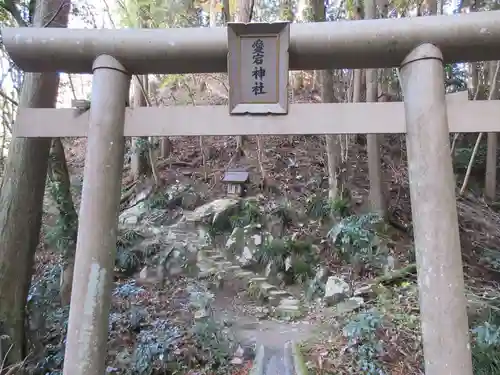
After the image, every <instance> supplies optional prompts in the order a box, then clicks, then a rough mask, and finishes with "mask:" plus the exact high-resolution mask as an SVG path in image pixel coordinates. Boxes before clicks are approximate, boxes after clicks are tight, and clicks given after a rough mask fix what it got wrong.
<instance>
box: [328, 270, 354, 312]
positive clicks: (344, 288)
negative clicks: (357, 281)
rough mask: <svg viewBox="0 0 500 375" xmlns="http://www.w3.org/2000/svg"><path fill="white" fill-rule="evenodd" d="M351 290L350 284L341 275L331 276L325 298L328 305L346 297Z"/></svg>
mask: <svg viewBox="0 0 500 375" xmlns="http://www.w3.org/2000/svg"><path fill="white" fill-rule="evenodd" d="M349 292H350V287H349V284H347V283H346V282H345V281H344V280H342V279H341V278H340V277H337V276H330V277H329V278H328V280H327V282H326V286H325V295H324V297H323V300H324V302H325V303H326V304H327V306H331V305H334V304H337V303H339V302H341V301H343V300H344V299H346V298H347V296H348V294H349Z"/></svg>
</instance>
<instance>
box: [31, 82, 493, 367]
mask: <svg viewBox="0 0 500 375" xmlns="http://www.w3.org/2000/svg"><path fill="white" fill-rule="evenodd" d="M214 90H215V89H214ZM217 90H219V91H222V89H221V88H220V87H219V88H217ZM184 94H185V93H184ZM184 94H183V93H182V92H180V91H176V93H175V95H176V98H175V100H173V99H172V95H171V96H170V97H169V98H167V99H168V100H167V99H165V101H170V102H172V101H174V102H175V103H177V102H178V101H179V102H182V101H187V100H188V99H186V98H182V95H184ZM188 96H189V95H188ZM216 96H217V98H216V99H214V100H215V101H216V102H217V104H222V103H219V102H221V101H222V102H224V99H223V98H222V99H221V95H216ZM207 100H208V99H207ZM310 100H312V99H311V98H305V99H304V101H310ZM208 101H209V102H211V101H212V99H210V100H208ZM170 102H169V103H167V104H172V103H170ZM381 139H383V142H381V144H382V146H381V150H382V156H381V157H382V166H383V178H382V179H383V183H384V190H385V191H386V192H387V196H386V199H387V201H388V206H389V218H390V219H389V222H388V223H386V225H385V226H384V227H383V228H382V229H380V228H379V229H378V230H377V232H376V233H375V232H373V231H371V229H369V228H368V229H367V227H366V226H363V225H364V224H363V223H362V220H363V219H360V220H358V221H356V220H357V219H359V218H363V217H364V216H363V215H365V214H367V213H368V212H369V210H368V208H367V207H368V206H367V196H368V188H369V184H368V180H367V160H366V148H365V146H364V138H363V137H352V138H351V139H350V146H349V150H348V152H349V158H348V160H347V163H346V165H347V170H348V177H347V187H348V190H349V191H350V194H351V200H350V202H348V204H347V205H346V206H347V209H348V211H349V214H348V215H347V219H346V220H351V219H349V218H355V219H356V220H354V219H352V220H351V221H349V222H348V221H346V222H345V223H350V225H351V224H352V225H353V228H354V227H355V228H354V230H353V232H352V233H356V236H358V237H356V238H354V237H352V236H353V234H352V233H351V234H349V235H350V236H351V237H350V238H351V240H352V239H353V238H354V239H355V240H357V241H358V242H362V241H365V240H366V238H365V237H363V236H365V235H366V236H368V237H369V240H368V242H369V243H368V245H369V246H368V245H367V244H366V243H365V244H364V245H363V246H364V247H363V246H361V247H362V248H357V249H354V248H353V247H352V246H351V248H349V251H354V252H357V254H361V256H363V257H365V256H367V252H366V251H365V250H366V249H367V246H368V247H369V248H370V251H372V250H373V251H374V252H375V253H377V251H378V250H379V249H381V248H382V246H380V244H379V242H380V241H381V242H383V243H384V250H385V252H384V253H383V254H382V251H381V252H380V254H376V255H377V256H376V257H375V256H374V257H371V258H369V259H368V258H363V262H364V265H363V267H361V269H357V267H356V266H354V265H353V263H352V262H349V261H347V262H346V260H345V259H342V258H341V257H340V256H339V254H338V252H337V253H336V251H334V250H337V249H338V248H340V247H341V246H339V245H338V244H332V241H331V238H330V237H329V236H328V231H329V229H331V228H332V227H334V225H335V223H330V224H328V225H330V226H328V225H325V224H324V223H323V220H322V219H321V218H320V219H318V218H317V217H314V218H313V217H309V218H307V215H309V214H310V205H311V202H312V201H314V199H316V198H317V197H324V196H325V192H326V189H327V185H328V179H327V159H326V153H325V151H324V150H325V144H324V139H323V137H316V136H294V137H262V139H261V144H262V149H261V155H260V157H259V155H258V147H257V139H256V137H248V139H246V140H245V155H244V156H242V157H235V155H234V153H235V150H236V144H235V140H234V138H231V137H204V139H203V142H204V144H205V146H206V150H205V155H206V156H207V161H206V164H205V165H202V160H203V158H202V153H201V150H200V146H199V145H200V141H199V138H197V137H172V138H171V142H172V146H173V152H172V154H171V155H170V156H169V157H168V158H167V159H165V160H160V162H159V163H158V165H159V174H160V179H161V180H162V183H163V186H164V188H165V189H169V187H173V186H179V185H189V186H190V187H191V189H192V191H194V192H195V194H196V195H197V196H198V198H199V204H202V203H206V202H211V201H214V200H216V199H220V198H223V197H224V196H225V192H224V186H223V185H222V184H221V183H220V180H221V178H222V175H223V173H224V171H225V170H226V169H227V168H233V167H243V168H246V169H247V170H248V171H249V172H250V178H251V183H250V186H249V191H248V196H250V197H259V205H260V208H261V209H262V210H266V209H267V208H268V207H269V206H270V205H271V206H272V205H277V204H283V202H284V204H286V205H288V206H289V207H291V208H292V211H296V212H302V213H305V216H306V220H302V219H301V220H298V219H296V218H294V219H292V222H291V224H290V225H289V227H288V228H287V230H286V235H285V237H287V238H288V237H290V238H293V240H296V239H300V240H311V241H312V242H313V243H314V244H315V249H316V252H317V254H314V255H315V256H317V257H318V259H320V262H319V263H320V264H321V265H322V266H324V267H326V268H327V269H328V272H329V274H330V275H334V276H337V277H339V278H341V279H343V280H345V281H346V283H347V284H349V285H350V287H351V289H352V291H351V296H352V295H353V294H352V293H354V291H355V290H361V289H363V288H366V287H367V286H370V287H373V288H372V289H370V290H369V291H368V292H365V293H364V294H362V297H363V304H362V306H357V307H356V308H352V309H347V310H346V311H345V313H344V312H342V313H339V310H338V306H336V307H335V308H332V306H329V305H327V304H325V303H324V301H323V300H322V298H321V297H313V298H312V299H311V298H309V299H306V297H305V294H307V290H308V288H309V287H310V285H311V283H310V282H309V281H310V280H306V281H303V282H301V283H296V285H293V286H291V287H286V288H285V289H286V290H287V291H289V292H290V294H292V295H293V296H296V298H298V299H300V300H301V301H302V302H303V303H304V305H305V306H306V308H305V312H304V313H303V314H302V315H301V316H298V317H294V318H292V319H290V318H286V319H284V318H282V317H281V318H277V317H274V316H273V315H272V314H271V313H270V311H271V310H273V307H269V306H267V305H265V304H263V303H261V301H258V300H257V301H256V300H255V298H252V296H251V295H249V294H250V293H249V290H248V285H247V284H245V283H239V282H235V280H236V279H230V282H229V283H228V282H227V280H225V284H224V287H222V288H215V289H214V288H212V287H208V288H207V284H206V282H202V281H200V280H199V278H198V277H195V276H193V275H183V276H178V277H176V278H174V279H171V280H167V281H166V282H165V283H164V284H160V283H159V281H158V280H156V281H154V282H148V283H145V282H142V281H141V277H140V276H138V273H137V272H133V273H130V274H118V275H117V276H116V278H115V288H114V291H113V301H112V313H111V315H110V336H109V361H108V369H107V372H108V373H116V374H138V375H143V374H144V375H146V374H156V373H159V372H155V371H160V370H162V371H170V372H166V373H175V372H174V370H177V371H181V372H180V373H185V374H189V375H195V374H200V375H201V374H206V375H210V374H221V375H222V374H224V375H227V374H244V373H246V371H247V370H248V368H249V366H250V365H251V363H252V360H253V357H254V349H255V344H256V343H259V342H260V343H265V344H266V345H268V346H269V347H271V348H281V347H283V345H284V343H285V342H286V341H288V340H293V341H296V342H300V343H302V345H303V346H302V348H303V353H304V354H305V356H306V360H307V366H308V367H309V369H310V372H311V373H312V374H322V375H327V374H351V373H361V371H368V372H366V373H367V374H375V373H377V374H380V373H383V374H394V375H399V374H405V375H412V374H423V368H422V350H421V341H420V324H419V307H418V292H417V286H416V276H415V270H414V268H411V267H412V266H414V262H415V254H414V249H413V241H412V230H411V227H412V226H411V209H410V201H409V190H408V176H407V167H406V160H405V149H404V141H403V139H402V137H400V136H385V137H381ZM65 147H66V153H67V158H68V163H69V166H70V173H71V177H72V185H73V188H74V193H75V194H74V197H75V202H76V204H77V205H78V203H79V195H80V193H81V185H82V181H83V166H84V160H85V153H86V141H85V140H84V139H70V140H66V141H65ZM460 150H462V151H460ZM465 150H466V146H463V147H462V148H460V146H459V151H460V152H462V154H460V157H458V158H457V163H456V166H455V167H456V173H457V176H458V179H460V178H461V177H460V175H461V174H462V173H463V171H464V167H465V166H466V163H467V161H468V159H467V156H466V155H467V152H466V151H465ZM259 160H260V162H259ZM230 163H231V164H230ZM482 163H483V160H482V159H481V158H480V159H479V160H478V162H477V165H476V166H475V172H477V174H478V176H481V174H482V172H483V171H482V169H481V168H482ZM128 168H129V166H128V165H126V166H125V169H124V176H123V184H124V186H126V185H127V184H128V183H129V182H130V177H129V176H128ZM262 169H263V170H264V172H265V175H266V180H267V182H268V185H269V186H268V187H267V190H266V192H265V193H264V194H263V192H262V190H261V181H262ZM205 174H207V179H205ZM475 181H476V179H474V176H473V178H472V185H471V188H472V189H473V190H474V189H475V185H474V184H475ZM457 208H458V211H459V215H460V230H461V231H460V232H461V240H462V254H463V259H464V272H465V277H466V284H467V297H468V300H469V317H470V322H471V332H472V333H473V337H474V342H479V341H478V340H479V338H478V337H479V336H478V334H477V332H485V331H484V330H486V331H487V330H488V329H490V330H493V331H492V332H493V333H494V332H498V334H499V336H498V337H500V329H497V327H498V326H497V325H496V324H499V323H500V319H498V318H497V316H498V315H499V314H497V311H498V310H499V309H500V295H499V294H498V290H500V289H499V288H498V286H499V285H498V281H500V278H499V274H500V215H499V214H498V213H497V211H496V208H495V207H493V206H489V205H487V204H486V203H484V202H483V201H482V200H481V199H480V198H477V197H476V196H475V195H473V194H472V193H471V194H470V195H468V196H467V197H464V198H461V199H459V200H458V203H457ZM190 209H192V208H190ZM167 211H168V216H169V222H168V225H175V223H176V222H177V221H178V220H179V219H180V218H181V217H182V215H183V211H184V209H183V208H182V207H177V206H176V207H173V208H171V209H168V210H166V212H167ZM54 215H56V212H54V211H53V210H52V209H51V204H50V201H47V202H46V215H45V218H44V222H45V230H44V233H45V234H46V233H47V232H48V231H50V227H53V226H54V224H55V221H54V217H55V216H54ZM311 215H312V214H311ZM360 223H361V224H360ZM360 233H361V234H362V236H361V237H360ZM370 236H371V237H370ZM368 237H367V238H368ZM193 238H194V237H193ZM374 238H375V239H376V240H377V241H378V242H377V243H376V244H375V243H374V242H372V241H373V240H374ZM186 241H187V242H189V241H195V240H194V239H191V238H188V239H187V240H186ZM42 243H45V242H44V241H42ZM42 247H43V246H42ZM379 255H380V256H379ZM389 260H390V261H389ZM142 265H143V264H141V267H142ZM408 267H409V268H408ZM136 268H137V267H136ZM407 268H408V270H409V271H408V272H404V273H403V274H402V275H401V277H396V278H391V277H389V278H387V280H388V282H386V281H387V280H385V279H383V277H384V276H385V277H387V275H392V274H393V273H394V272H397V271H400V270H403V271H404V270H406V269H407ZM136 271H137V270H136ZM58 275H59V254H58V252H57V251H56V250H55V249H54V247H53V246H44V247H43V248H41V249H40V250H39V251H38V252H37V256H36V272H35V275H34V278H33V286H32V288H31V297H30V301H31V302H30V303H31V305H30V306H29V307H30V319H31V320H33V321H34V323H30V325H31V326H32V328H33V329H32V330H30V332H33V331H38V334H37V335H36V337H33V338H32V340H31V341H32V344H33V346H34V347H37V348H38V354H37V355H35V357H36V359H37V363H36V366H34V367H33V372H32V373H33V374H53V375H55V374H60V373H62V372H60V369H61V366H62V360H63V348H64V335H65V330H66V328H67V327H66V326H65V324H66V323H67V316H68V308H67V307H61V306H58V304H57V300H58V287H59V283H58ZM312 279H315V277H314V275H313V276H312ZM324 287H325V285H324V284H323V285H322V288H324ZM197 293H198V294H200V295H203V296H205V297H204V298H205V302H203V303H205V304H208V305H209V306H210V316H211V317H213V319H210V320H206V319H205V320H203V321H202V323H201V325H200V321H199V319H198V317H197V315H198V314H199V311H200V309H199V306H197V305H196V304H197V303H199V301H198V302H196V303H194V302H193V295H194V294H197ZM359 295H361V294H359ZM207 296H209V297H207ZM207 301H208V302H207ZM203 303H202V304H203ZM42 307H43V309H45V310H43V309H42ZM38 310H39V311H46V312H47V311H48V312H47V313H46V314H45V313H44V314H35V313H34V312H35V311H38ZM37 315H44V316H43V317H40V316H37ZM485 322H489V325H488V324H486V325H485V324H484V323H485ZM42 326H43V329H41V327H42ZM485 327H486V328H485ZM488 327H489V328H488ZM481 329H483V331H481ZM488 332H489V331H488ZM490 333H491V332H490ZM497 341H498V342H496V341H495V342H491V343H489V345H490V347H489V348H490V349H491V350H490V351H491V352H493V351H496V352H499V349H500V339H499V340H497ZM37 345H38V346H37ZM42 347H43V350H42ZM166 348H168V350H167V349H166ZM474 348H477V345H475V346H473V352H474V350H475V349H474ZM483 351H484V350H483ZM34 352H35V353H37V351H36V350H34ZM474 353H475V357H474V358H475V365H476V366H477V365H478V363H480V362H481V361H483V362H485V363H486V364H485V365H484V368H489V370H484V371H483V370H482V371H483V372H477V373H478V374H479V373H480V374H491V375H493V374H498V373H500V360H498V362H494V361H495V360H491V358H490V359H488V361H489V362H488V361H487V360H485V359H484V357H488V355H483V356H482V357H481V356H480V355H479V357H478V352H474ZM481 353H483V352H481ZM483 354H484V353H483ZM168 355H170V356H173V357H175V361H174V362H176V363H177V365H178V366H180V367H179V368H176V369H173V368H168V369H165V368H164V365H165V363H171V362H172V361H171V360H172V358H170V359H168V360H167V359H166V358H164V356H168ZM488 358H489V357H488ZM478 361H479V362H478ZM492 361H493V362H492ZM492 363H493V364H492ZM162 366H163V367H162ZM488 366H489V367H488ZM124 368H128V369H129V370H130V371H129V372H125V371H124V370H123V369H124ZM131 369H133V370H131ZM362 369H364V370H362ZM370 371H371V372H370ZM272 375H274V374H272Z"/></svg>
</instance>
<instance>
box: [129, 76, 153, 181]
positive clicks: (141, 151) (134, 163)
mask: <svg viewBox="0 0 500 375" xmlns="http://www.w3.org/2000/svg"><path fill="white" fill-rule="evenodd" d="M133 87H134V97H133V100H132V102H133V106H134V108H138V107H145V106H146V98H145V97H144V94H143V92H142V87H144V89H146V87H147V81H146V80H145V79H144V77H143V76H136V77H134V79H133ZM148 147H150V146H149V141H148V137H137V138H135V137H134V138H132V149H133V153H132V159H131V160H130V170H131V173H132V175H133V176H134V179H139V178H141V177H143V176H151V172H152V171H151V168H150V165H149V161H148ZM151 162H154V160H152V161H151Z"/></svg>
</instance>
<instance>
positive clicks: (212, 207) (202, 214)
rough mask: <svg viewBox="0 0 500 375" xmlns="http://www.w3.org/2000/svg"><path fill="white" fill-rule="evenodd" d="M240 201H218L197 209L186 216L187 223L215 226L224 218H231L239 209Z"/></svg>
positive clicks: (230, 199)
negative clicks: (214, 224)
mask: <svg viewBox="0 0 500 375" xmlns="http://www.w3.org/2000/svg"><path fill="white" fill-rule="evenodd" d="M239 204H240V200H239V199H232V198H224V199H217V200H214V201H212V202H210V203H207V204H204V205H202V206H200V207H197V208H196V209H195V210H194V211H193V212H190V213H187V214H186V215H185V217H186V221H188V222H193V223H200V224H213V223H215V222H216V221H217V220H219V219H220V218H221V217H223V216H230V215H231V214H233V213H234V212H235V211H236V210H237V209H238V208H239Z"/></svg>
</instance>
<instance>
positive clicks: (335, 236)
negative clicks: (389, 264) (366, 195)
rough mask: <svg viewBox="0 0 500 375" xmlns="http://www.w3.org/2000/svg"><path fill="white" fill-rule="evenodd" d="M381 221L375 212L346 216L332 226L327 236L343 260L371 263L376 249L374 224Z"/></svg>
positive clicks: (376, 238)
mask: <svg viewBox="0 0 500 375" xmlns="http://www.w3.org/2000/svg"><path fill="white" fill-rule="evenodd" d="M381 221H382V219H381V218H380V216H379V215H377V214H366V215H361V216H357V215H352V216H348V217H346V218H344V219H342V220H341V221H340V222H339V223H338V224H336V225H334V226H333V228H332V229H331V230H330V231H329V232H328V237H330V238H331V241H332V243H333V244H334V245H335V246H336V248H337V250H338V251H339V253H340V256H341V257H342V258H343V259H344V260H346V261H349V262H353V263H354V262H360V261H361V262H365V263H372V262H373V260H374V259H375V256H376V255H377V250H378V244H377V240H378V237H377V233H376V231H375V230H374V225H375V224H378V223H380V222H381Z"/></svg>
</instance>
